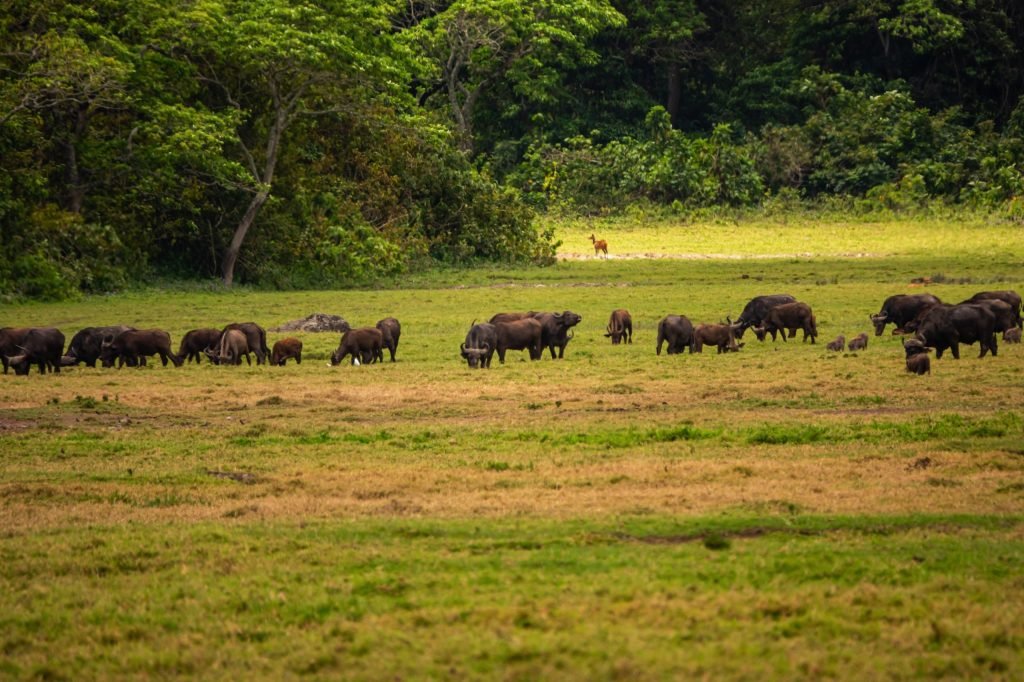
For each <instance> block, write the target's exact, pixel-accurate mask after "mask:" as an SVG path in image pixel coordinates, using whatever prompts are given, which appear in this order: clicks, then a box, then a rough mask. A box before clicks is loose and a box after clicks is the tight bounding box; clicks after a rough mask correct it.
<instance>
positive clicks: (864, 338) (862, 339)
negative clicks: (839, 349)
mask: <svg viewBox="0 0 1024 682" xmlns="http://www.w3.org/2000/svg"><path fill="white" fill-rule="evenodd" d="M846 347H847V348H848V349H849V350H850V352H851V353H852V352H854V351H858V350H867V348H868V335H867V332H861V333H860V334H857V336H855V337H853V338H852V339H850V343H848V344H846Z"/></svg>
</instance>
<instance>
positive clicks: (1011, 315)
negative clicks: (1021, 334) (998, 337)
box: [962, 298, 1019, 333]
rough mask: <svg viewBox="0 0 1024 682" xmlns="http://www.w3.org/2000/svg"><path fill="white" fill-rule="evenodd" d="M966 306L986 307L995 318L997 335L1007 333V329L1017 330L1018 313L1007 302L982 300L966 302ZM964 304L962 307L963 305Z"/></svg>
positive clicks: (994, 327)
mask: <svg viewBox="0 0 1024 682" xmlns="http://www.w3.org/2000/svg"><path fill="white" fill-rule="evenodd" d="M963 304H966V305H980V306H985V307H986V308H988V309H989V312H991V313H992V316H993V317H995V320H996V322H995V325H994V326H993V327H992V329H993V331H995V332H996V333H999V332H1005V331H1006V330H1007V329H1015V328H1017V321H1018V319H1019V318H1018V316H1017V311H1016V310H1014V309H1013V307H1012V306H1011V305H1010V304H1009V303H1007V302H1006V301H1004V300H1002V299H999V298H980V299H978V300H977V301H973V302H972V301H970V300H967V301H964V303H963ZM963 304H962V305H963Z"/></svg>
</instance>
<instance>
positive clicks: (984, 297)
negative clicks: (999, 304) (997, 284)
mask: <svg viewBox="0 0 1024 682" xmlns="http://www.w3.org/2000/svg"><path fill="white" fill-rule="evenodd" d="M991 300H998V301H1004V302H1006V304H1007V305H1009V306H1010V308H1012V309H1013V318H1014V321H1015V322H1014V325H1015V326H1017V327H1020V326H1021V317H1020V309H1021V299H1020V294H1018V293H1017V292H1016V291H1010V290H1003V291H979V292H978V293H976V294H975V295H974V296H971V297H970V298H969V299H967V300H966V301H964V303H979V302H981V301H991Z"/></svg>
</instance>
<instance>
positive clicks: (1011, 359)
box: [0, 220, 1024, 680]
mask: <svg viewBox="0 0 1024 682" xmlns="http://www.w3.org/2000/svg"><path fill="white" fill-rule="evenodd" d="M592 225H593V224H591V223H586V222H584V221H581V222H579V223H572V224H565V225H563V226H562V229H561V232H560V238H561V239H562V241H563V245H562V247H561V253H562V255H563V257H564V258H566V259H567V260H563V261H560V262H559V263H558V264H557V265H555V266H552V267H550V268H544V269H524V270H514V269H481V270H473V271H469V272H459V271H447V272H436V273H430V274H426V275H418V276H414V277H408V278H404V279H403V280H402V281H400V282H396V283H395V285H394V286H393V287H391V288H382V289H374V290H354V291H337V292H287V293H257V292H251V291H236V292H231V293H223V292H214V291H209V292H202V291H162V292H161V291H147V292H139V293H129V294H124V295H118V296H111V297H96V298H88V299H85V300H82V301H78V302H74V303H64V304H30V305H8V306H5V307H3V308H0V326H11V325H37V324H39V325H42V324H47V325H56V326H59V327H60V328H61V329H62V330H63V331H64V332H65V334H66V335H67V337H68V338H69V339H70V337H71V335H72V334H73V333H74V332H75V331H76V330H78V329H79V328H81V327H84V326H90V325H99V324H115V323H126V324H133V325H135V326H138V327H161V328H164V329H167V330H168V331H170V332H171V335H172V339H173V341H174V343H175V345H176V344H177V341H178V339H180V337H181V335H182V334H183V333H184V332H185V331H187V330H188V329H192V328H195V327H200V326H222V325H223V324H225V323H227V322H230V321H246V320H255V321H257V322H259V323H261V324H262V325H263V326H265V327H267V328H270V327H274V326H276V325H278V324H280V323H282V322H285V321H288V320H292V319H295V318H299V317H304V316H305V315H308V314H309V313H312V312H316V311H319V312H328V313H335V314H341V315H343V316H344V317H346V319H348V320H349V321H350V322H352V323H353V324H355V325H366V324H373V323H374V322H375V321H376V320H377V319H380V318H382V317H385V316H387V315H394V316H395V317H398V318H399V319H400V320H401V321H402V325H403V332H402V340H401V344H400V347H399V352H398V357H399V361H398V362H397V363H394V364H391V363H385V364H383V365H372V366H362V367H352V366H348V365H345V366H339V367H334V368H329V367H327V366H325V365H326V361H327V357H328V356H329V354H330V352H331V351H332V350H333V349H334V348H335V347H336V346H337V343H338V336H337V335H335V334H305V335H299V336H300V337H301V338H302V340H303V342H304V343H305V353H304V362H303V364H302V365H299V366H296V365H294V364H289V365H288V366H287V367H285V368H279V367H274V368H271V367H266V366H261V367H256V366H253V367H247V366H242V367H239V368H228V367H213V366H210V365H209V364H206V363H204V364H202V365H200V366H197V365H189V366H186V367H184V368H181V369H174V368H173V367H167V368H164V367H161V366H160V365H159V362H157V363H156V364H155V365H153V364H150V366H148V367H146V368H139V369H129V368H125V369H122V370H102V369H88V368H77V369H72V370H66V371H64V372H62V373H61V374H60V375H46V376H42V377H40V376H39V375H37V374H32V375H31V376H30V377H27V378H25V377H15V376H13V374H12V375H8V376H3V377H0V677H6V678H12V679H30V678H41V679H73V680H77V679H91V678H92V679H95V678H102V679H109V678H126V677H175V676H196V677H202V678H210V679H221V678H235V679H238V678H240V677H241V678H273V679H280V678H296V677H310V678H330V679H337V678H346V679H383V678H387V679H396V678H397V679H405V678H414V679H423V678H450V679H478V678H489V679H490V678H510V679H528V680H534V679H552V678H555V679H595V678H596V679H645V680H646V679H650V680H663V679H671V678H681V677H708V678H714V679H722V678H725V679H738V678H739V679H765V678H769V679H771V678H786V679H793V678H803V679H821V678H840V679H880V678H937V677H945V678H969V679H1020V678H1021V676H1022V675H1024V599H1022V598H1021V595H1022V594H1024V571H1022V570H1021V565H1022V561H1024V411H1022V410H1021V407H1020V400H1021V388H1022V386H1024V348H1022V347H1021V346H1008V345H1005V344H1004V345H1000V348H999V355H998V357H995V358H985V359H984V360H979V359H977V357H976V356H977V346H973V347H966V348H964V349H963V350H964V352H963V359H961V360H959V361H955V360H953V359H951V358H948V357H944V358H943V359H942V360H938V361H937V360H934V358H933V362H932V374H931V375H930V376H924V377H917V376H910V375H907V374H906V373H905V372H904V371H903V356H902V349H901V345H900V339H899V338H898V337H893V336H890V335H889V334H888V333H887V334H886V335H885V336H882V337H875V336H873V335H872V336H871V341H870V345H869V347H868V349H867V350H866V351H864V352H860V353H857V354H834V353H827V352H826V351H825V349H824V343H825V342H826V341H828V340H830V339H832V338H833V337H834V336H835V335H837V334H839V333H843V334H845V335H846V336H847V338H849V337H851V336H853V335H855V334H857V333H858V332H861V331H869V330H870V322H869V320H868V314H869V313H872V312H876V311H877V310H878V309H879V306H880V305H881V302H882V300H883V299H884V298H885V297H887V296H889V295H891V294H894V293H906V292H918V291H924V290H927V291H930V292H932V293H934V294H936V295H938V296H940V297H941V298H942V299H943V300H948V301H954V302H955V301H959V300H961V299H963V298H966V297H967V296H969V295H971V294H973V293H974V292H976V291H980V290H985V289H1007V288H1009V289H1017V290H1018V291H1021V290H1024V256H1022V255H1021V254H1024V230H1021V228H1020V227H1014V226H1008V225H985V224H984V223H980V222H979V223H962V224H951V223H940V222H937V221H933V222H907V223H897V222H891V223H877V224H856V225H839V224H825V225H810V224H806V223H802V222H799V221H795V220H794V221H793V222H792V223H779V222H775V223H741V224H738V225H721V224H707V225H694V224H687V225H677V226H672V225H670V224H668V223H664V222H661V223H657V224H648V225H635V224H630V223H628V222H626V221H618V222H615V221H602V222H601V223H599V225H598V227H599V228H600V229H599V230H597V231H598V232H599V234H598V237H599V238H604V239H607V240H608V241H609V244H610V247H611V251H612V254H613V255H615V256H619V257H617V258H609V259H593V258H584V256H587V255H588V253H589V254H590V255H592V249H591V248H590V243H589V240H587V239H586V237H587V236H589V234H590V232H591V231H593V230H592ZM644 254H655V255H657V256H670V257H658V258H624V257H622V256H625V255H632V256H643V255H644ZM920 277H929V278H932V280H933V283H932V284H930V285H928V286H927V287H926V288H922V287H920V286H917V285H913V284H911V281H912V280H913V279H916V278H920ZM783 292H784V293H790V294H793V295H794V296H796V297H797V298H799V299H800V300H804V301H806V302H808V303H809V304H811V305H812V306H813V308H814V310H815V313H816V315H817V319H818V327H819V332H820V337H819V343H818V344H816V345H813V346H812V345H810V344H803V343H800V342H799V341H795V342H794V341H793V340H791V341H789V342H783V341H781V340H780V341H778V342H777V343H771V342H768V343H763V344H761V343H758V342H757V341H756V340H755V339H754V338H753V335H751V334H748V335H747V336H746V337H745V338H744V339H743V340H744V341H745V342H746V345H745V347H744V348H743V349H742V351H741V352H740V353H736V354H726V355H715V354H713V353H707V352H705V353H704V354H703V355H683V356H666V355H662V356H660V357H659V356H656V355H655V353H654V344H655V335H656V325H657V322H658V320H659V319H660V318H661V317H663V316H664V315H666V314H668V313H677V314H679V313H681V314H685V315H687V316H688V317H690V318H691V319H692V320H693V321H694V322H698V321H708V322H712V321H718V320H720V319H723V318H724V317H725V316H726V315H732V316H733V317H735V316H736V315H737V314H738V313H739V312H740V310H741V309H742V307H743V304H744V303H745V302H746V301H747V300H749V299H750V298H751V297H752V296H754V295H758V294H766V293H783ZM619 307H622V308H627V309H629V310H630V311H631V312H632V314H633V318H634V323H635V328H636V330H635V334H634V343H633V344H632V345H626V346H616V347H613V346H611V345H610V344H609V343H608V341H607V339H605V338H604V337H603V336H602V334H603V331H604V327H605V324H606V322H607V318H608V314H609V313H610V311H611V310H612V309H614V308H619ZM525 309H535V310H564V309H570V310H573V311H576V312H578V313H580V314H582V315H583V322H582V323H581V324H580V326H579V327H578V329H577V331H576V337H575V339H574V340H573V341H572V342H571V343H570V345H569V347H568V349H567V353H566V358H565V359H564V360H561V361H552V360H550V359H548V358H545V359H544V360H543V361H541V362H529V361H527V360H526V358H525V355H522V356H520V354H518V353H515V352H513V353H511V354H510V357H509V359H508V361H507V363H506V364H505V365H504V366H499V365H498V362H497V358H495V361H494V368H493V369H491V370H490V371H475V372H474V371H470V370H469V369H468V368H467V367H466V366H465V363H464V362H461V361H460V358H459V356H458V348H459V344H460V343H461V341H462V340H463V338H464V335H465V332H466V330H467V329H468V327H469V325H470V323H471V322H472V321H473V320H474V319H477V320H483V319H486V318H488V317H490V315H492V314H493V313H495V312H499V311H503V310H525ZM283 336H284V334H277V333H270V334H269V340H270V342H271V344H272V343H273V341H274V340H275V339H278V338H281V337H283Z"/></svg>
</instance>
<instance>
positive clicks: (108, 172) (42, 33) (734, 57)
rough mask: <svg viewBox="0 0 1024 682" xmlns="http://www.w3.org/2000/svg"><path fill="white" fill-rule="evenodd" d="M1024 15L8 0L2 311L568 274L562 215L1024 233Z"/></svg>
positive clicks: (530, 3) (547, 1) (468, 0)
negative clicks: (727, 214) (971, 225)
mask: <svg viewBox="0 0 1024 682" xmlns="http://www.w3.org/2000/svg"><path fill="white" fill-rule="evenodd" d="M1022 95H1024V3H1020V2H1017V1H1016V0H905V1H894V2H883V1H882V0H813V1H812V0H773V1H772V2H763V0H387V1H382V2H372V3H371V2H365V1H364V0H324V1H320V2H304V1H302V0H183V1H182V2H173V3H165V2H158V1H156V0H93V1H85V0H83V1H81V2H75V1H67V0H8V2H5V3H4V5H3V6H2V8H0V169H2V173H0V230H2V240H0V242H2V243H0V249H2V253H0V295H2V296H4V297H6V298H8V299H10V298H16V297H36V298H60V297H65V296H69V295H75V294H77V293H78V292H83V291H85V292H105V291H112V290H117V289H119V288H122V287H124V286H126V285H129V284H132V283H136V282H147V281H152V280H153V279H154V278H171V279H213V278H219V279H220V280H221V281H222V282H223V283H224V284H226V285H228V286H230V285H231V284H232V283H233V282H238V281H242V282H248V283H252V284H255V285H258V286H267V287H325V286H344V285H349V284H358V283H361V282H366V281H370V280H372V279H374V278H378V277H381V276H388V275H393V274H396V273H400V272H404V271H408V270H410V269H416V268H423V267H431V266H433V265H437V264H449V265H465V264H473V263H482V262H522V261H534V262H545V261H550V259H551V257H552V254H553V249H554V246H553V244H552V236H551V234H546V233H544V232H543V231H538V230H537V228H536V227H535V225H536V221H535V216H536V215H537V213H538V212H542V211H559V212H565V213H568V214H573V213H583V214H595V213H604V214H610V213H614V212H616V211H622V210H624V209H627V208H629V207H631V206H638V205H640V206H647V207H654V208H659V210H661V209H663V210H666V211H674V212H679V213H681V214H683V213H686V212H688V211H694V210H700V209H708V208H712V207H722V206H725V207H734V208H747V207H750V208H756V207H759V206H764V205H765V204H771V203H773V202H774V203H775V204H783V205H787V206H788V205H794V206H800V205H804V204H813V203H815V202H828V201H845V202H847V204H846V205H850V206H858V205H860V206H863V205H870V206H873V207H876V208H882V209H887V210H897V211H898V210H914V209H915V207H920V206H922V205H934V204H936V203H938V204H942V205H949V206H958V207H959V206H962V207H967V208H971V209H977V210H985V211H994V212H999V213H1001V214H1005V215H1007V216H1009V217H1016V219H1018V220H1019V219H1020V218H1021V217H1022V216H1024V98H1022Z"/></svg>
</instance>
